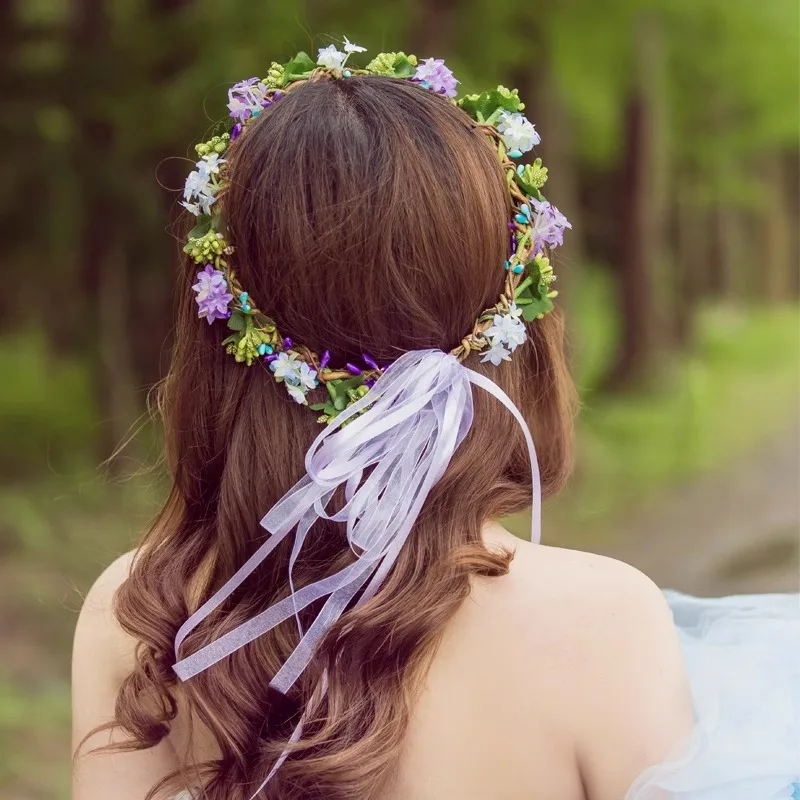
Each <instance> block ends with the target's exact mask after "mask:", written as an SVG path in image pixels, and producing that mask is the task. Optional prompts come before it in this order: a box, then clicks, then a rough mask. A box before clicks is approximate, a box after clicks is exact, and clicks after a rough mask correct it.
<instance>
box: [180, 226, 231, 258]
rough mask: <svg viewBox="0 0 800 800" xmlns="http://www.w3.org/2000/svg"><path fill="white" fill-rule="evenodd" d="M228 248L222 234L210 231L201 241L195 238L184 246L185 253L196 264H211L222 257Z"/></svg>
mask: <svg viewBox="0 0 800 800" xmlns="http://www.w3.org/2000/svg"><path fill="white" fill-rule="evenodd" d="M227 248H228V244H227V242H226V241H225V239H224V238H223V236H222V234H221V233H216V232H215V231H209V232H208V233H207V234H206V235H205V236H201V237H200V238H199V239H196V238H194V237H192V238H190V239H189V241H188V242H187V243H186V244H185V245H184V247H183V252H184V253H188V254H189V255H190V256H191V257H192V258H193V259H194V261H195V263H196V264H210V263H211V262H213V261H214V260H215V259H216V258H218V257H219V256H221V255H222V254H223V253H224V252H225V251H226V250H227Z"/></svg>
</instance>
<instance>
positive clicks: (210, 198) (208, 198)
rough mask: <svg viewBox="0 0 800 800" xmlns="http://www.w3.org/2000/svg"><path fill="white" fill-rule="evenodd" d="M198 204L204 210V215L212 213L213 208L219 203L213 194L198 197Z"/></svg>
mask: <svg viewBox="0 0 800 800" xmlns="http://www.w3.org/2000/svg"><path fill="white" fill-rule="evenodd" d="M197 202H198V203H199V204H200V208H202V209H203V213H204V214H210V213H211V206H212V205H214V203H216V202H217V198H216V197H214V195H213V194H210V193H208V194H201V195H198V197H197Z"/></svg>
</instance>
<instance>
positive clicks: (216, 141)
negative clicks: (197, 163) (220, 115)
mask: <svg viewBox="0 0 800 800" xmlns="http://www.w3.org/2000/svg"><path fill="white" fill-rule="evenodd" d="M230 141H231V135H230V134H229V133H223V134H222V136H212V137H211V138H210V139H209V140H208V141H207V142H201V143H200V144H196V145H195V146H194V149H195V150H196V151H197V155H198V156H200V158H202V157H203V156H210V155H211V154H212V153H219V154H222V153H224V152H225V151H226V150H227V149H228V145H229V144H230Z"/></svg>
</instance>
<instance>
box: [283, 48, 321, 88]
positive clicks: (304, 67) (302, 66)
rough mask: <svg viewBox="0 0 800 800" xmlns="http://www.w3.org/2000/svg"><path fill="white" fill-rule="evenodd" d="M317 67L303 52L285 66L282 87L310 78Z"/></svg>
mask: <svg viewBox="0 0 800 800" xmlns="http://www.w3.org/2000/svg"><path fill="white" fill-rule="evenodd" d="M316 67H317V65H316V63H315V62H314V61H313V59H312V58H311V56H309V55H308V53H304V52H303V51H302V50H301V51H300V52H299V53H298V54H297V55H296V56H295V57H294V58H293V59H292V60H291V61H289V62H287V63H286V64H284V66H283V75H282V76H281V86H286V84H287V83H291V82H292V81H296V80H300V79H301V78H308V77H309V76H310V75H311V73H312V72H313V71H314V70H315V69H316Z"/></svg>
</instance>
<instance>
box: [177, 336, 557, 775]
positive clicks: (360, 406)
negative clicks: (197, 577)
mask: <svg viewBox="0 0 800 800" xmlns="http://www.w3.org/2000/svg"><path fill="white" fill-rule="evenodd" d="M473 385H475V386H479V387H480V388H481V389H483V390H484V391H486V392H488V393H489V394H491V395H493V396H494V397H496V398H497V399H498V400H499V401H500V402H501V403H502V404H503V405H504V406H506V408H507V409H508V410H509V411H510V412H511V413H512V414H513V415H514V417H515V419H516V420H517V421H518V422H519V424H520V426H521V427H522V430H523V432H524V434H525V439H526V441H527V444H528V450H529V454H530V459H531V470H532V474H533V513H532V522H531V541H533V542H538V541H539V539H540V532H541V486H540V479H539V468H538V463H537V459H536V450H535V448H534V444H533V438H532V437H531V434H530V431H529V430H528V427H527V425H526V424H525V421H524V419H523V417H522V414H521V413H520V411H519V409H518V408H517V407H516V406H515V405H514V403H512V401H511V399H510V398H509V397H508V395H506V394H505V392H503V391H502V389H500V387H498V386H497V385H496V384H495V383H494V382H493V381H491V380H489V379H488V378H485V377H484V376H483V375H479V374H478V373H477V372H473V371H472V370H470V369H467V368H466V367H464V366H463V365H462V364H461V363H460V362H459V361H458V360H456V358H454V357H453V356H452V355H449V354H445V353H443V352H441V351H439V350H422V351H413V352H410V353H406V354H405V355H403V356H401V357H400V358H399V359H398V360H397V361H396V362H395V363H394V364H392V365H391V367H389V369H387V370H386V372H385V373H384V374H383V375H382V376H381V377H380V378H379V379H378V381H377V382H376V383H375V385H374V386H373V387H372V389H370V391H369V392H368V393H367V394H366V395H365V396H364V397H363V398H361V399H360V400H359V401H358V402H356V403H354V404H353V405H352V406H350V407H348V408H347V409H345V410H344V411H342V413H341V414H339V415H338V416H337V417H336V419H335V420H334V421H333V422H332V423H331V424H329V425H328V426H327V427H326V428H325V429H324V430H323V431H322V432H321V433H320V434H319V436H317V438H316V439H315V440H314V442H313V444H312V445H311V447H310V449H309V450H308V452H307V453H306V458H305V466H306V475H305V476H304V477H303V478H302V479H301V480H300V481H298V483H296V484H295V485H294V487H293V488H292V489H290V490H289V492H287V494H285V495H284V496H283V497H282V498H281V499H280V500H279V501H278V502H277V503H276V504H275V505H274V506H273V507H272V509H270V511H269V512H268V513H267V515H266V516H265V517H264V519H262V520H261V525H262V526H263V527H264V528H266V529H267V531H269V533H270V534H271V535H270V536H269V537H268V538H267V539H266V541H265V542H264V543H263V544H262V545H261V546H260V547H259V548H258V549H257V550H256V551H255V552H254V553H253V555H252V556H251V557H250V558H249V559H248V560H247V561H246V562H245V564H244V565H243V566H242V567H241V568H240V569H239V570H238V571H237V572H236V573H235V574H234V575H233V576H232V577H231V578H230V579H229V580H228V581H227V582H226V583H225V584H224V585H223V586H222V588H220V590H219V591H218V592H216V594H214V595H213V596H212V597H211V598H210V599H209V600H207V601H206V602H205V603H204V604H203V605H202V606H201V607H200V608H198V609H197V611H195V612H194V614H192V615H191V616H190V617H189V618H188V619H187V620H186V622H184V624H183V625H182V626H181V627H180V629H179V630H178V632H177V634H176V637H175V652H176V653H178V652H179V650H180V647H181V645H182V644H183V642H184V640H185V639H186V637H187V635H188V634H189V633H190V632H191V631H192V630H194V629H195V628H196V627H197V626H198V625H199V624H200V623H201V622H202V621H203V620H205V619H206V618H207V617H208V616H209V615H210V614H211V613H212V612H213V611H214V610H215V609H217V608H218V607H219V606H220V605H222V603H224V602H225V600H226V599H227V598H228V597H230V595H231V594H232V593H233V592H234V591H235V590H236V589H237V588H238V587H239V586H241V584H242V583H243V582H244V581H245V580H246V579H247V577H248V576H249V575H251V574H252V573H253V571H254V570H255V569H256V568H257V567H258V566H259V564H261V563H262V562H263V561H264V559H266V558H267V556H269V554H270V553H271V552H272V551H273V550H274V549H275V548H276V547H277V546H278V545H279V544H280V543H281V542H282V541H283V540H284V539H286V538H287V537H288V536H289V535H290V534H291V533H292V531H294V544H293V547H292V552H291V556H290V561H289V586H290V595H289V597H287V598H285V599H284V600H281V601H280V602H278V603H276V604H275V605H273V606H271V607H270V608H268V609H266V610H265V611H263V612H261V613H260V614H257V615H256V616H254V617H253V618H252V619H249V620H248V621H247V622H244V623H242V624H241V625H239V626H238V627H236V628H234V629H233V630H231V631H229V632H228V633H226V634H225V635H223V636H221V637H220V638H219V639H216V640H215V641H213V642H211V643H210V644H208V645H206V646H205V647H203V648H201V649H200V650H198V651H197V652H196V653H193V654H191V655H189V656H186V657H185V658H183V659H181V660H180V661H178V662H177V663H176V664H175V665H174V667H173V669H174V670H175V673H176V674H177V675H178V677H179V678H180V679H181V680H184V681H185V680H188V679H189V678H192V677H193V676H194V675H197V674H198V673H200V672H202V671H203V670H206V669H208V668H209V667H210V666H212V665H213V664H216V663H217V662H218V661H220V660H222V659H223V658H225V657H226V656H228V655H230V654H231V653H233V652H234V651H236V650H238V649H239V648H241V647H244V646H245V645H246V644H248V643H249V642H252V641H253V640H254V639H257V638H258V637H259V636H262V635H263V634H264V633H266V632H267V631H270V630H272V629H273V628H274V627H276V626H277V625H279V624H280V623H281V622H283V621H285V620H287V619H289V618H290V617H292V616H294V617H295V618H296V620H297V626H298V630H299V633H300V642H299V644H298V645H297V647H296V648H295V650H294V652H293V653H292V654H291V655H290V656H289V658H288V659H287V660H286V662H285V663H284V664H283V666H282V667H281V668H280V670H279V671H278V673H277V674H276V675H275V677H274V678H273V679H272V681H271V683H270V685H271V686H272V687H273V688H275V689H277V690H278V691H280V692H282V693H284V694H285V693H287V692H288V691H289V689H290V688H291V687H292V685H293V684H294V682H295V681H296V680H297V678H298V677H299V676H300V675H301V673H302V672H303V670H304V669H305V668H306V666H307V665H308V663H309V661H310V660H311V658H312V656H313V653H314V650H315V648H316V646H317V644H318V643H319V642H320V640H321V639H322V637H323V636H324V635H325V633H326V632H327V631H328V630H329V629H330V627H331V626H332V625H333V624H334V623H335V622H336V620H337V619H338V618H339V617H340V616H341V615H342V613H343V612H344V610H345V609H346V608H347V607H348V605H349V604H350V603H351V602H352V600H353V599H354V598H355V597H356V595H357V594H358V593H359V592H361V596H360V598H359V599H358V602H357V605H362V604H364V603H366V602H368V601H369V600H370V599H371V598H372V597H374V596H375V594H376V592H377V591H378V590H379V588H380V586H381V584H382V582H383V580H384V579H385V578H386V575H387V574H388V572H389V571H390V570H391V568H392V566H393V565H394V563H395V560H396V559H397V556H398V554H399V553H400V550H401V548H402V547H403V544H404V543H405V541H406V539H407V538H408V535H409V533H410V532H411V529H412V527H413V525H414V522H415V521H416V519H417V517H418V515H419V513H420V510H421V509H422V506H423V504H424V502H425V500H426V498H427V497H428V494H429V493H430V491H431V489H432V488H433V486H434V484H435V483H436V482H437V481H438V480H439V479H440V478H441V477H442V475H443V474H444V472H445V470H446V469H447V467H448V465H449V464H450V460H451V459H452V457H453V454H454V453H455V451H456V449H457V448H458V446H459V444H461V442H462V441H463V440H464V437H465V436H466V435H467V433H468V431H469V429H470V426H471V425H472V416H473V409H472V386H473ZM346 422H347V423H348V424H347V426H346V427H343V425H344V423H346ZM365 476H366V477H365ZM340 486H344V490H345V503H344V505H343V506H342V508H341V509H340V510H338V511H335V512H329V511H328V510H327V506H328V504H329V503H330V501H331V499H332V497H333V494H334V492H335V491H336V489H337V488H338V487H340ZM317 519H328V520H333V521H336V522H340V523H343V524H344V525H345V526H346V531H347V540H348V543H349V545H350V548H351V549H352V551H353V553H354V554H355V556H356V559H355V561H354V562H353V563H352V564H350V565H349V566H347V567H345V568H344V569H342V570H340V571H339V572H337V573H335V574H334V575H330V576H328V577H327V578H323V579H321V580H319V581H316V582H315V583H312V584H309V585H308V586H304V587H302V588H300V589H297V590H295V588H294V582H293V580H292V570H293V567H294V564H295V562H296V561H297V558H298V556H299V554H300V551H301V550H302V547H303V544H304V542H305V539H306V537H307V535H308V533H309V531H310V529H311V527H312V525H313V524H314V522H315V521H316V520H317ZM362 590H363V591H362ZM324 597H327V600H326V601H325V603H324V605H323V606H322V608H321V610H320V611H319V613H318V614H317V616H316V618H315V619H314V621H313V623H312V624H311V626H310V627H309V628H308V630H306V631H304V630H303V628H302V625H301V624H300V619H299V613H300V612H301V611H302V610H303V609H304V608H306V607H307V606H309V605H310V604H312V603H314V602H316V601H318V600H321V599H322V598H324ZM295 734H296V735H297V736H299V730H297V731H295ZM293 738H295V737H293ZM282 761H283V758H282V759H281V762H282ZM278 766H279V764H276V765H275V767H274V768H273V770H272V772H271V773H270V777H271V776H272V775H273V774H274V772H275V770H276V769H277V767H278ZM268 780H269V778H268ZM265 783H266V782H265ZM262 788H263V785H262Z"/></svg>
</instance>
